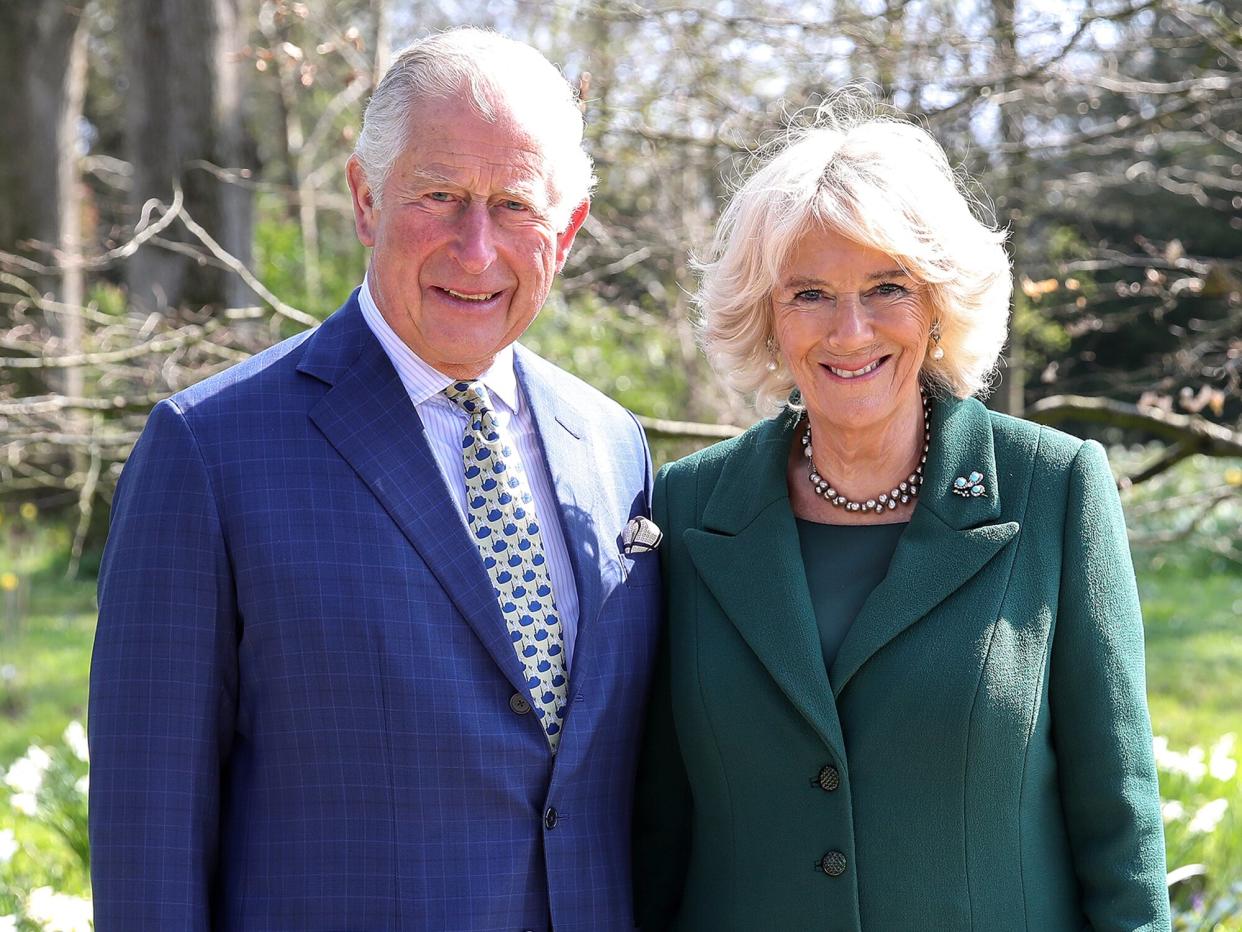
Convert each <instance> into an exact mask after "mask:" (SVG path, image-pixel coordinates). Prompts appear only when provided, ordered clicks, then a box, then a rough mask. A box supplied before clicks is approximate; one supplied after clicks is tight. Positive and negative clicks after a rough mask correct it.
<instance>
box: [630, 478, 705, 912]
mask: <svg viewBox="0 0 1242 932" xmlns="http://www.w3.org/2000/svg"><path fill="white" fill-rule="evenodd" d="M667 489H668V469H667V467H665V468H664V469H662V470H661V471H660V474H659V475H658V476H657V477H656V483H655V496H654V501H653V504H652V516H653V518H654V520H655V522H656V524H657V525H658V526H659V527H660V528H661V529H663V531H664V545H663V547H662V548H661V558H662V563H663V570H664V580H665V585H666V586H670V585H674V584H675V582H674V579H673V577H672V576H671V575H670V570H671V567H670V562H671V561H670V558H669V554H670V552H671V551H672V550H673V548H674V547H675V546H677V545H679V544H680V531H679V529H677V528H676V527H674V526H673V522H672V518H671V516H670V515H669V512H668V507H667V506H668V491H667ZM675 539H676V540H675ZM669 620H670V621H671V619H669ZM671 627H672V626H671V625H670V624H668V623H666V624H665V627H664V631H663V633H662V635H661V640H660V646H659V649H658V651H657V654H656V662H655V671H654V673H653V674H652V685H651V695H650V698H649V699H648V708H647V720H646V731H645V735H644V738H643V744H642V749H641V754H640V757H639V764H638V784H637V788H636V791H635V800H634V916H635V918H636V921H637V922H638V925H639V927H640V928H642V929H663V928H666V927H667V926H668V925H669V923H670V922H671V921H672V920H673V917H674V916H676V914H677V910H678V907H679V906H680V904H681V893H682V888H683V885H684V882H685V872H686V865H687V863H688V861H689V854H690V851H689V846H690V813H691V806H692V800H691V795H690V784H689V780H688V779H687V777H686V770H685V765H684V764H683V762H682V759H681V750H680V748H679V746H678V743H677V733H676V729H675V727H674V724H673V705H672V695H671V693H672V679H671V671H670V658H669V655H670V650H669V634H670V628H671Z"/></svg>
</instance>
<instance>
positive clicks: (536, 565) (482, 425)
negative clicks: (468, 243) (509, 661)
mask: <svg viewBox="0 0 1242 932" xmlns="http://www.w3.org/2000/svg"><path fill="white" fill-rule="evenodd" d="M444 394H445V395H447V396H448V397H449V399H450V400H451V401H452V402H453V403H454V404H456V405H457V406H458V407H459V408H460V409H461V410H463V411H464V412H465V413H466V417H467V419H468V420H467V423H466V431H465V435H464V436H463V438H462V442H461V445H462V460H463V462H464V465H465V470H466V524H467V527H468V528H469V530H470V535H471V536H472V537H473V538H474V542H475V545H476V546H477V547H478V548H479V555H480V556H481V557H482V558H483V565H484V566H485V567H486V568H487V572H488V575H489V576H491V579H492V588H493V590H494V591H495V593H496V599H497V601H498V602H499V603H500V612H501V614H502V615H503V616H504V619H505V624H506V626H507V627H508V629H509V636H510V637H511V638H512V639H513V647H514V650H516V651H517V655H518V659H519V660H520V661H521V662H522V667H523V670H524V671H525V674H526V687H527V690H528V691H529V692H530V696H531V700H532V707H533V708H534V710H535V714H536V715H538V716H539V720H540V722H542V724H543V730H544V731H545V732H546V733H547V736H548V744H549V746H550V747H551V748H552V753H553V754H555V753H556V749H557V746H558V744H559V743H560V738H561V725H562V722H563V719H564V715H565V695H566V693H567V691H568V684H567V683H566V679H567V676H566V670H565V643H564V639H563V637H562V635H561V621H560V618H559V617H558V614H557V609H556V599H555V598H554V596H553V593H552V580H551V578H550V577H549V575H548V567H547V561H546V559H545V557H544V551H543V540H542V537H541V536H540V533H539V520H538V516H537V515H536V513H535V500H534V498H533V497H532V495H531V492H530V486H529V485H528V484H527V481H526V476H525V474H524V473H523V470H522V462H521V460H520V459H519V457H518V455H517V450H516V449H514V448H513V447H512V446H511V445H510V444H509V442H508V440H507V439H506V438H505V437H504V435H503V434H502V432H501V430H500V427H499V426H498V425H497V423H496V418H495V415H494V414H493V412H492V407H491V404H490V401H489V399H488V397H487V390H486V389H485V388H484V387H483V386H482V385H480V384H479V383H477V382H454V383H453V384H452V385H450V386H449V387H448V388H446V389H444Z"/></svg>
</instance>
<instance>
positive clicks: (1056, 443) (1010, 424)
mask: <svg viewBox="0 0 1242 932" xmlns="http://www.w3.org/2000/svg"><path fill="white" fill-rule="evenodd" d="M988 417H989V420H990V421H991V424H992V442H993V444H994V446H995V449H996V458H997V461H998V462H1003V461H1005V460H1006V459H1010V458H1029V459H1032V460H1033V461H1034V462H1033V465H1034V467H1035V470H1036V472H1037V473H1043V474H1048V473H1067V472H1069V470H1070V469H1071V467H1072V466H1073V464H1074V462H1075V460H1077V459H1078V458H1079V457H1082V456H1087V457H1090V456H1091V455H1092V453H1093V452H1095V451H1099V454H1100V456H1101V457H1102V456H1103V448H1102V447H1100V445H1099V444H1098V443H1096V442H1095V441H1090V440H1083V439H1082V438H1081V437H1075V436H1074V435H1073V434H1067V433H1066V432H1065V431H1062V430H1057V429H1056V428H1055V427H1049V426H1047V425H1046V424H1037V423H1035V422H1034V421H1028V420H1026V419H1025V418H1019V417H1013V416H1012V415H1008V414H1001V413H999V412H996V411H988Z"/></svg>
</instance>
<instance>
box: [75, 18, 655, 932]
mask: <svg viewBox="0 0 1242 932" xmlns="http://www.w3.org/2000/svg"><path fill="white" fill-rule="evenodd" d="M348 178H349V186H350V190H351V192H352V194H353V202H354V212H355V219H356V224H357V229H358V236H359V238H360V239H361V240H362V242H363V243H364V244H365V245H367V246H370V247H372V250H373V251H372V254H371V262H370V267H369V270H368V272H367V275H366V278H365V279H364V281H363V283H362V286H361V287H360V288H359V289H358V290H357V291H356V292H354V294H353V295H352V296H351V297H350V299H349V300H348V301H347V302H346V303H345V305H344V306H343V307H342V308H340V309H339V310H338V311H337V312H336V313H335V314H333V315H332V316H331V317H330V318H328V320H326V321H325V322H324V323H323V324H322V325H321V326H320V327H319V328H317V329H316V330H314V331H312V332H310V333H306V334H302V335H301V336H299V337H296V338H294V339H292V340H289V341H286V342H284V343H282V344H280V345H279V346H275V347H273V348H272V349H270V350H268V351H267V352H264V353H262V354H260V355H259V356H257V357H255V358H253V359H251V360H249V361H247V362H245V363H243V364H241V365H239V366H237V367H236V368H233V369H231V370H229V371H228V372H225V373H223V374H221V375H218V376H215V377H213V378H211V379H208V380H207V381H205V382H203V383H201V384H200V385H197V386H195V387H193V388H191V389H188V390H186V391H183V392H180V393H178V394H177V395H174V396H173V397H172V398H170V399H168V400H167V401H165V402H162V403H161V404H160V405H158V406H157V407H156V408H155V411H154V412H153V413H152V415H151V418H150V420H149V422H148V424H147V428H146V430H145V432H144V433H143V436H142V439H141V440H140V441H139V443H138V445H137V446H136V448H135V449H134V452H133V455H132V457H131V458H130V461H129V463H128V464H127V466H126V469H125V473H124V475H123V476H122V478H121V483H120V488H119V490H118V493H117V498H116V503H115V507H114V511H113V524H112V532H111V536H110V539H109V542H108V549H107V552H106V556H105V560H104V565H103V568H102V571H101V578H100V619H99V630H98V634H97V637H96V643H95V655H94V663H93V667H92V671H91V703H90V732H91V753H92V761H93V769H92V775H91V849H92V875H93V882H94V892H95V906H96V917H97V918H96V922H97V925H96V928H98V929H99V930H101V932H108V930H113V929H121V930H127V932H128V930H138V929H155V930H169V929H206V928H216V929H246V930H252V929H253V930H258V929H263V930H278V929H281V930H284V929H287V930H301V932H305V930H315V929H324V930H327V929H335V930H340V929H367V930H371V929H497V930H500V929H504V930H518V929H548V928H549V927H554V928H555V929H557V930H558V932H559V930H568V929H614V928H625V927H629V926H631V925H632V920H631V910H630V905H629V841H628V838H629V817H630V807H631V793H632V780H633V772H634V755H635V740H636V732H637V728H638V717H639V712H640V709H641V706H642V704H643V701H644V699H645V694H646V690H647V683H648V675H649V668H650V664H651V660H652V654H653V645H654V640H655V635H656V629H657V624H658V619H659V608H658V588H659V587H658V585H657V582H658V570H657V567H656V564H655V560H656V555H655V554H654V553H653V552H652V551H651V547H652V546H653V544H654V543H656V542H658V530H657V529H655V527H654V525H652V524H650V522H649V521H648V519H647V517H646V516H647V515H648V498H649V489H650V483H651V472H650V464H649V457H648V453H647V448H646V444H645V441H644V439H643V435H642V431H641V430H640V428H639V427H638V425H637V424H636V423H635V421H634V419H633V417H632V416H631V415H630V414H628V413H627V412H625V411H624V410H623V409H621V408H620V407H618V406H617V405H616V404H614V403H612V402H611V401H609V400H608V399H607V398H605V397H604V396H602V395H601V394H599V393H598V392H596V391H594V390H593V389H591V388H590V387H589V386H587V385H585V384H584V383H582V382H580V381H578V380H577V379H575V378H573V377H572V376H570V375H568V374H566V373H564V372H562V371H561V370H559V369H557V368H556V367H554V366H552V365H551V364H549V363H548V362H546V361H544V360H542V359H540V358H539V357H537V356H535V355H534V354H532V353H531V352H529V351H527V350H525V349H523V348H522V347H520V346H518V345H516V344H515V343H514V341H515V340H516V339H517V338H518V337H519V336H520V335H521V334H522V332H523V331H524V330H525V329H526V327H527V326H528V325H529V324H530V322H531V321H532V320H533V319H534V317H535V315H536V314H537V313H538V312H539V309H540V307H541V305H542V304H543V303H544V301H545V300H546V298H547V296H548V292H549V289H550V288H551V285H552V279H553V276H554V275H555V274H556V273H557V272H558V271H559V270H560V269H561V267H562V266H563V265H564V263H565V258H566V255H567V254H568V252H569V248H570V246H571V244H572V243H573V240H574V234H575V233H576V232H577V231H578V229H579V228H580V227H581V225H582V222H583V220H584V219H585V217H586V215H587V209H588V200H587V198H588V193H589V189H590V185H591V181H592V175H591V162H590V159H589V158H588V157H587V156H586V154H585V153H584V152H583V150H582V119H581V115H580V113H579V111H578V108H577V106H576V103H575V101H574V96H573V93H572V90H571V89H570V87H569V86H568V85H567V84H566V82H565V80H564V78H562V77H561V75H560V74H559V72H557V70H556V69H555V68H553V67H552V65H550V64H549V63H548V62H547V60H546V59H544V58H543V57H542V56H541V55H539V54H538V53H537V52H535V51H534V50H532V49H530V48H529V47H527V46H524V45H522V44H520V43H516V42H513V41H511V40H508V39H504V38H501V37H499V36H496V35H494V34H489V33H485V32H482V31H479V30H473V29H462V30H455V31H452V32H447V33H444V34H441V35H437V36H434V37H432V38H429V39H426V40H424V41H422V42H419V43H417V44H416V45H414V46H412V47H410V48H408V49H406V50H405V51H404V52H403V53H402V54H401V55H400V56H399V57H398V58H397V60H396V61H395V63H394V64H393V66H392V68H391V69H390V70H389V72H388V74H387V75H386V76H385V77H384V80H383V81H382V82H381V84H380V86H379V87H378V89H377V90H376V92H375V96H374V98H373V99H372V100H371V103H370V105H369V106H368V109H367V112H366V119H365V126H364V129H363V131H362V134H361V137H360V139H359V143H358V148H357V151H356V152H355V154H354V155H353V157H352V158H351V159H350V161H349V166H348Z"/></svg>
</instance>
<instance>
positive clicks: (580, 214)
mask: <svg viewBox="0 0 1242 932" xmlns="http://www.w3.org/2000/svg"><path fill="white" fill-rule="evenodd" d="M590 212H591V199H590V198H587V199H586V200H585V201H583V202H582V203H581V204H579V205H578V206H577V207H575V208H574V212H573V213H572V214H570V215H569V225H568V226H567V227H565V229H564V231H563V232H561V233H560V234H558V235H557V237H556V271H557V272H560V270H561V269H563V268H565V260H566V259H568V258H569V247H570V246H572V245H573V244H574V237H575V236H577V235H578V231H579V230H580V229H581V228H582V224H583V223H584V222H585V221H586V218H587V214H589V213H590Z"/></svg>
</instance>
